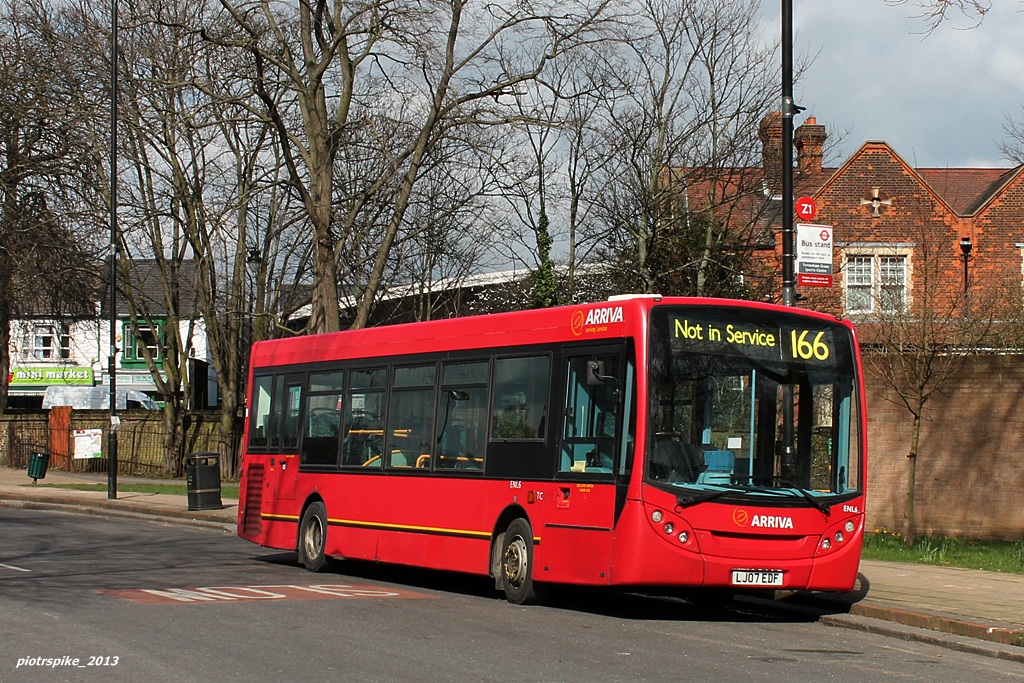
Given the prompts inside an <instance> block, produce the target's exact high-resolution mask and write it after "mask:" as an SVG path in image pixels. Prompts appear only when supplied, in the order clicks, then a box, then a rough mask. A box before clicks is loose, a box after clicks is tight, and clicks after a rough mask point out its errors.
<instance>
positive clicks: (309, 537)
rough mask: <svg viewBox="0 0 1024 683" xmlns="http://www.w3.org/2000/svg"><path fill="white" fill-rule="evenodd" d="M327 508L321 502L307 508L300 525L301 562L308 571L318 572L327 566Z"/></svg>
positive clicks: (299, 546)
mask: <svg viewBox="0 0 1024 683" xmlns="http://www.w3.org/2000/svg"><path fill="white" fill-rule="evenodd" d="M326 547H327V508H326V507H324V504H323V503H321V502H320V501H316V502H315V503H312V504H311V505H310V506H309V507H308V508H306V512H305V514H303V515H302V522H300V523H299V543H298V550H299V562H301V563H302V564H303V566H304V567H305V568H306V571H310V572H318V571H321V570H322V569H323V568H324V567H326V566H327V554H326V553H325V552H324V551H325V549H326Z"/></svg>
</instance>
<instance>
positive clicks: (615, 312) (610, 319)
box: [569, 306, 623, 337]
mask: <svg viewBox="0 0 1024 683" xmlns="http://www.w3.org/2000/svg"><path fill="white" fill-rule="evenodd" d="M622 321H623V318H622V306H602V307H601V308H592V309H590V310H589V311H586V312H584V311H579V310H578V311H574V312H573V314H572V321H571V322H570V324H569V326H570V328H571V329H572V333H573V334H574V335H576V336H577V337H578V336H580V335H581V334H583V333H584V332H601V331H602V330H601V329H598V326H601V325H610V324H612V323H621V322H622Z"/></svg>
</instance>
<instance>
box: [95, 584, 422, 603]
mask: <svg viewBox="0 0 1024 683" xmlns="http://www.w3.org/2000/svg"><path fill="white" fill-rule="evenodd" d="M96 592H97V593H103V594H106V595H113V596H115V597H118V598H124V599H125V600H131V601H132V602H137V603H139V604H142V605H183V604H196V603H207V604H208V603H220V602H244V601H253V600H339V599H343V598H426V597H430V596H428V595H426V594H424V593H415V592H413V591H407V590H382V589H380V588H376V587H374V586H356V585H351V584H344V583H342V584H312V585H302V586H300V585H294V584H272V585H268V586H202V587H188V588H160V589H156V588H123V589H104V590H98V591H96Z"/></svg>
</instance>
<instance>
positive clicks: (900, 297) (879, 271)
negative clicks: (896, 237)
mask: <svg viewBox="0 0 1024 683" xmlns="http://www.w3.org/2000/svg"><path fill="white" fill-rule="evenodd" d="M845 272H846V311H847V313H898V312H900V311H904V310H906V308H907V255H906V254H899V253H897V254H893V253H887V254H851V255H848V256H847V258H846V268H845Z"/></svg>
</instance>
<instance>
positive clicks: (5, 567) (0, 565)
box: [0, 562, 32, 572]
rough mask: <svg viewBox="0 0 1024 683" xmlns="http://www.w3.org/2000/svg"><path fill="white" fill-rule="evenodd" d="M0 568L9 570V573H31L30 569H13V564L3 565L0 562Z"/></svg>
mask: <svg viewBox="0 0 1024 683" xmlns="http://www.w3.org/2000/svg"><path fill="white" fill-rule="evenodd" d="M0 567H3V568H4V569H10V570H11V571H15V572H31V571H32V570H31V569H23V568H21V567H15V566H14V565H13V564H4V563H3V562H0Z"/></svg>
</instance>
